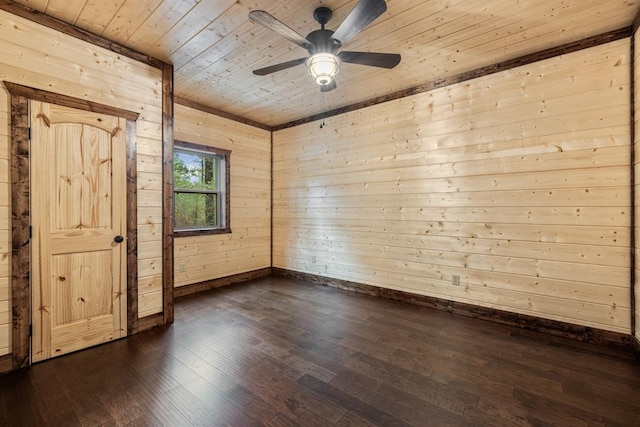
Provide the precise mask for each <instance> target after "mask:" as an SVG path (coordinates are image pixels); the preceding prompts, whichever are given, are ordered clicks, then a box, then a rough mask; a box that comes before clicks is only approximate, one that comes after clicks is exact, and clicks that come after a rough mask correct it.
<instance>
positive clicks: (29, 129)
mask: <svg viewBox="0 0 640 427" xmlns="http://www.w3.org/2000/svg"><path fill="white" fill-rule="evenodd" d="M27 129H28V130H27V132H28V134H29V141H31V128H27Z"/></svg>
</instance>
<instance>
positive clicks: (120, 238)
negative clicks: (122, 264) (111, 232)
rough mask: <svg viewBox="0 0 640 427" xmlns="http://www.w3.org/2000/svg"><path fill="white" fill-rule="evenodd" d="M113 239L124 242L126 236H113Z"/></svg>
mask: <svg viewBox="0 0 640 427" xmlns="http://www.w3.org/2000/svg"><path fill="white" fill-rule="evenodd" d="M113 241H114V242H116V243H122V242H123V241H124V237H122V236H116V237H114V238H113Z"/></svg>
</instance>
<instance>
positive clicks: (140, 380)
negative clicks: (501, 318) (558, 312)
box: [0, 278, 640, 427]
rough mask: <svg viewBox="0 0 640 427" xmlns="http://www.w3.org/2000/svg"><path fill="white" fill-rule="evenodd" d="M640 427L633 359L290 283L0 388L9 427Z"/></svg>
mask: <svg viewBox="0 0 640 427" xmlns="http://www.w3.org/2000/svg"><path fill="white" fill-rule="evenodd" d="M39 425H51V426H67V425H83V426H111V425H122V426H151V425H154V426H155V425H158V426H190V425H199V426H253V425H256V426H258V425H266V426H322V427H325V426H334V425H337V426H408V425H410V426H448V425H454V426H462V425H463V426H467V425H490V426H501V425H509V426H511V425H513V426H527V425H531V426H551V425H558V426H603V425H606V426H609V425H610V426H625V425H640V364H638V363H637V362H635V361H634V360H633V359H632V358H631V356H630V355H629V354H626V353H622V352H617V351H614V350H610V349H606V348H603V347H596V346H591V345H585V344H582V343H578V342H575V341H567V340H563V339H559V338H551V337H549V336H545V335H541V334H536V333H531V332H526V331H524V330H519V329H514V328H510V327H506V326H501V325H496V324H492V323H488V322H483V321H479V320H473V319H467V318H462V317H456V316H451V315H448V314H446V313H442V312H438V311H433V310H429V309H426V308H421V307H417V306H411V305H406V304H403V303H396V302H392V301H388V300H380V299H375V298H372V297H368V296H363V295H359V294H354V293H350V292H347V291H342V290H338V289H333V288H327V287H323V286H319V285H312V284H307V283H300V282H295V281H293V280H289V279H281V278H266V279H260V280H257V281H253V282H250V283H246V284H242V285H236V286H232V287H229V288H223V289H218V290H214V291H210V292H206V293H202V294H197V295H193V296H190V297H187V298H184V299H181V300H180V301H178V303H177V304H176V322H175V324H174V325H172V326H170V327H167V328H161V329H156V330H153V331H149V332H146V333H142V334H139V335H136V336H132V337H130V338H127V339H123V340H120V341H117V342H114V343H110V344H106V345H103V346H100V347H95V348H92V349H89V350H85V351H81V352H78V353H75V354H71V355H68V356H64V357H60V358H58V359H53V360H50V361H47V362H43V363H39V364H37V365H34V366H32V367H31V368H29V369H26V370H23V371H19V372H14V373H10V374H7V375H4V376H0V426H39Z"/></svg>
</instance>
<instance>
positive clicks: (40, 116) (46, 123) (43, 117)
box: [36, 113, 51, 128]
mask: <svg viewBox="0 0 640 427" xmlns="http://www.w3.org/2000/svg"><path fill="white" fill-rule="evenodd" d="M36 117H37V118H39V119H42V121H43V122H44V125H45V126H46V127H48V128H50V127H51V120H49V117H47V116H45V115H44V114H42V113H40V114H38V115H37V116H36Z"/></svg>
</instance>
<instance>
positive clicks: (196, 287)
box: [173, 267, 271, 298]
mask: <svg viewBox="0 0 640 427" xmlns="http://www.w3.org/2000/svg"><path fill="white" fill-rule="evenodd" d="M270 275H271V267H267V268H262V269H260V270H254V271H249V272H246V273H240V274H234V275H233V276H226V277H221V278H219V279H212V280H206V281H204V282H199V283H194V284H192V285H186V286H180V287H178V288H174V290H173V297H174V298H181V297H186V296H188V295H192V294H196V293H198V292H204V291H208V290H211V289H215V288H220V287H223V286H229V285H233V284H236V283H242V282H247V281H249V280H253V279H258V278H261V277H267V276H270Z"/></svg>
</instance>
